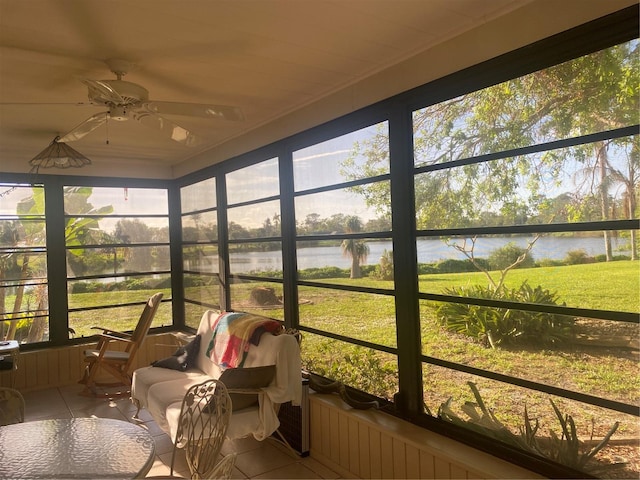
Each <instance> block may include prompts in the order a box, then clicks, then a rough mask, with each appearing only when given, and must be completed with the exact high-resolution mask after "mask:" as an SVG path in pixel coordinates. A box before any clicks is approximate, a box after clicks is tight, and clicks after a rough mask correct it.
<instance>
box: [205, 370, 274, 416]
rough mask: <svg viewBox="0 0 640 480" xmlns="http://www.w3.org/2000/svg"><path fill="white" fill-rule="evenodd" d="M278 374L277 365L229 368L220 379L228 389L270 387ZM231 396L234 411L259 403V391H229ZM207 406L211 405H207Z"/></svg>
mask: <svg viewBox="0 0 640 480" xmlns="http://www.w3.org/2000/svg"><path fill="white" fill-rule="evenodd" d="M275 374H276V366H275V365H265V366H262V367H245V368H227V369H226V370H225V371H224V372H222V375H220V378H219V379H218V380H220V381H221V382H222V383H224V385H225V387H227V388H228V389H235V388H250V389H254V390H255V389H259V388H265V387H268V386H269V384H271V382H272V381H273V377H274V376H275ZM229 396H230V397H231V405H232V411H234V412H235V411H238V410H242V409H244V408H248V407H251V406H253V405H255V404H257V403H258V394H257V393H229ZM207 407H209V406H208V405H207ZM207 407H205V410H204V411H205V412H206V413H209V408H207Z"/></svg>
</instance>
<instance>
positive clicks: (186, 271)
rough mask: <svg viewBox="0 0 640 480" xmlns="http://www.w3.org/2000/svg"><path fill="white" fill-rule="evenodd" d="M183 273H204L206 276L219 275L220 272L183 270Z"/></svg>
mask: <svg viewBox="0 0 640 480" xmlns="http://www.w3.org/2000/svg"><path fill="white" fill-rule="evenodd" d="M182 273H185V274H187V275H202V276H204V277H219V276H220V274H219V273H218V272H198V271H196V270H183V271H182Z"/></svg>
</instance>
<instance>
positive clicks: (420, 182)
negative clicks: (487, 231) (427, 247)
mask: <svg viewBox="0 0 640 480" xmlns="http://www.w3.org/2000/svg"><path fill="white" fill-rule="evenodd" d="M638 141H639V139H638V138H634V137H626V138H622V139H617V140H615V141H612V142H609V143H607V145H608V146H607V154H606V157H607V170H608V171H609V172H617V173H616V174H613V175H612V176H609V175H607V176H606V178H605V181H606V182H607V189H608V193H607V195H606V196H605V198H603V197H602V183H601V179H600V173H599V172H600V166H599V165H598V157H597V156H595V152H597V151H600V148H601V144H600V143H596V144H587V145H583V146H581V147H579V148H578V147H572V148H564V149H558V150H554V151H551V152H543V153H537V154H531V155H523V156H520V157H515V158H514V157H511V158H506V159H502V160H494V161H491V162H484V163H479V164H475V165H465V166H463V167H456V168H449V169H442V170H436V171H432V172H425V173H422V174H418V175H416V176H415V181H414V186H415V192H416V223H417V227H418V229H436V228H464V227H485V226H490V227H493V226H502V225H533V224H549V223H575V222H586V221H600V220H620V219H628V218H629V219H630V218H638V210H635V211H634V210H633V209H631V210H629V208H628V201H627V198H629V195H630V194H632V195H633V194H634V193H633V192H634V190H633V187H631V184H629V183H628V182H627V181H625V174H626V172H628V171H630V168H631V169H633V164H632V162H633V161H632V159H633V158H634V156H635V153H633V149H634V148H638ZM634 146H635V147H634ZM585 150H586V151H585ZM589 152H591V154H589ZM603 201H604V203H603ZM603 207H604V211H605V212H606V213H605V214H603V213H602V212H603Z"/></svg>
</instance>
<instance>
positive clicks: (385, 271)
mask: <svg viewBox="0 0 640 480" xmlns="http://www.w3.org/2000/svg"><path fill="white" fill-rule="evenodd" d="M373 276H374V277H375V278H377V279H379V280H393V252H390V251H388V250H387V249H386V248H385V250H384V251H383V252H382V256H381V257H380V263H379V264H378V265H376V268H375V270H374V272H373Z"/></svg>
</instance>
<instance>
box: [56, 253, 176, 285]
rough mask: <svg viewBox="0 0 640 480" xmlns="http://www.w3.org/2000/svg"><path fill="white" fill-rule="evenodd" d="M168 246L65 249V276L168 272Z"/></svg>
mask: <svg viewBox="0 0 640 480" xmlns="http://www.w3.org/2000/svg"><path fill="white" fill-rule="evenodd" d="M170 268H171V262H170V257H169V246H168V245H167V246H153V247H142V246H140V247H134V246H132V247H109V246H105V247H104V248H84V249H69V250H67V276H68V277H81V276H86V275H117V274H123V273H143V272H158V271H164V270H169V269H170Z"/></svg>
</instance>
